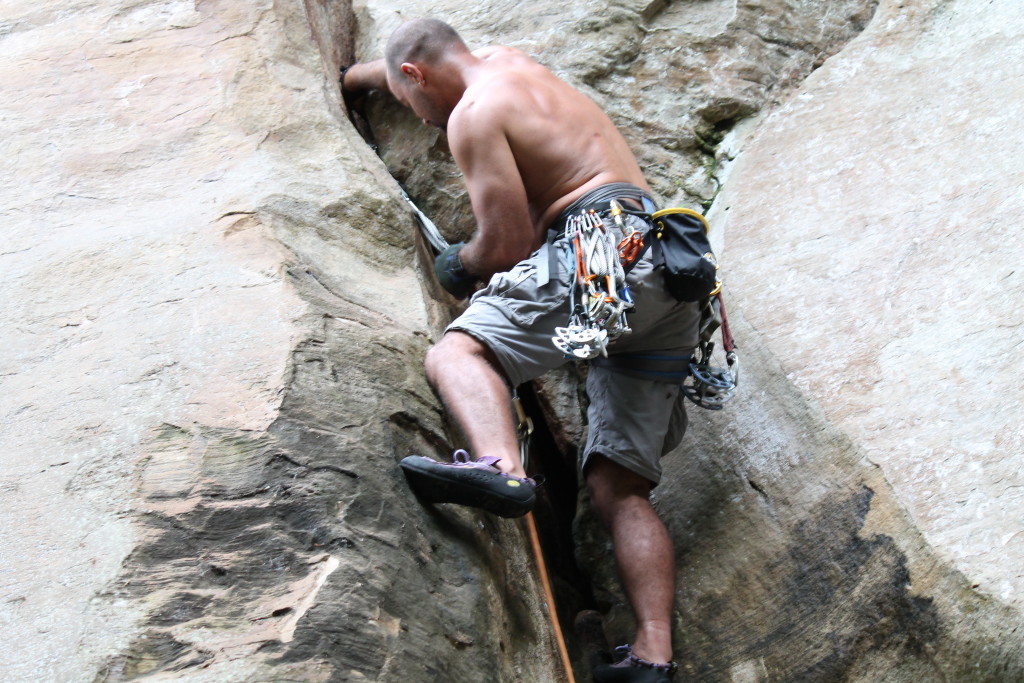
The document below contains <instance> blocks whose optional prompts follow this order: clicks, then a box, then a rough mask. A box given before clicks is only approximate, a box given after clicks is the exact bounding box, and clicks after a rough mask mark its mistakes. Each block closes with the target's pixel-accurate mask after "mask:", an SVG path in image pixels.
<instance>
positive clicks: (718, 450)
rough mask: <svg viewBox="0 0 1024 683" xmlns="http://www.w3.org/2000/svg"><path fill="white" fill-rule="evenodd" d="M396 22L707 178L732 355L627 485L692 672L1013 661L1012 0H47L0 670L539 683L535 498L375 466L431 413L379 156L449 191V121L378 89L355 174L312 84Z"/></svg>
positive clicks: (9, 108) (574, 556)
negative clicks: (641, 491)
mask: <svg viewBox="0 0 1024 683" xmlns="http://www.w3.org/2000/svg"><path fill="white" fill-rule="evenodd" d="M423 14H434V15H437V16H440V17H442V18H446V19H447V20H449V21H450V22H451V23H452V24H453V25H455V26H456V27H457V28H458V29H460V31H461V32H462V33H463V34H464V36H465V37H466V39H467V41H468V42H470V43H471V44H472V45H482V44H486V43H489V42H501V43H506V44H512V45H515V46H518V47H520V48H522V49H524V50H527V51H528V52H531V53H533V54H535V55H536V56H538V58H540V59H541V61H543V62H545V63H546V64H548V65H549V66H551V67H552V68H553V69H555V70H556V71H557V72H558V73H559V74H560V75H562V76H563V77H564V78H566V79H567V80H569V81H571V82H573V83H574V84H576V85H578V86H579V87H581V88H583V89H585V90H586V91H587V92H588V93H590V94H591V95H592V96H593V97H595V99H597V100H598V101H599V102H600V103H602V105H604V106H606V107H607V108H608V110H609V111H610V112H611V114H612V116H613V117H614V118H615V119H616V121H618V122H619V123H620V124H622V126H623V128H624V130H625V131H626V133H627V135H628V137H629V139H630V142H631V143H632V145H633V146H634V148H635V149H636V150H637V153H638V155H639V156H640V158H641V159H642V161H643V163H644V165H645V167H646V168H648V169H649V175H650V178H651V182H652V184H653V186H654V187H655V188H656V190H657V191H658V193H659V194H660V195H661V196H662V197H663V198H664V199H665V201H666V202H671V203H684V204H688V205H691V206H696V205H701V204H702V205H704V206H710V207H711V212H710V216H711V219H712V224H713V229H714V235H713V236H714V239H715V241H716V244H717V245H718V251H719V252H720V254H719V255H720V257H721V260H722V262H723V264H724V267H725V273H726V285H727V296H728V300H727V301H728V303H729V305H730V309H729V312H730V318H731V320H732V322H733V326H734V332H735V333H736V336H737V337H738V339H739V342H740V346H741V354H742V362H743V377H742V391H741V394H740V395H739V396H738V397H737V398H736V399H735V400H734V401H733V403H731V404H730V405H729V406H728V408H727V409H726V410H725V411H723V412H721V413H708V412H707V411H700V410H696V409H694V410H692V411H691V415H690V417H691V431H690V433H689V434H688V436H687V437H686V439H685V440H684V443H683V445H682V446H681V448H680V449H678V450H677V451H676V452H674V453H672V454H670V455H669V456H667V457H668V462H667V468H666V469H667V473H668V474H667V476H666V480H665V481H664V483H663V485H662V486H660V487H659V488H658V489H657V490H656V492H655V499H656V501H657V505H658V507H659V510H660V511H661V513H662V515H663V516H664V518H665V519H666V521H667V523H668V525H669V527H670V529H671V531H672V534H673V537H674V538H675V539H676V543H677V551H676V552H677V561H678V579H679V582H678V593H677V610H676V624H675V627H676V629H675V630H676V638H677V659H678V660H679V661H680V663H681V665H682V668H683V671H684V673H685V674H687V675H688V676H690V677H692V678H693V679H695V680H707V681H737V682H738V681H769V680H770V681H789V680H815V681H839V680H849V681H877V680H887V681H908V682H909V681H945V680H992V681H1007V680H1021V679H1024V653H1022V647H1021V645H1022V644H1021V638H1020V633H1021V628H1020V627H1021V625H1022V624H1021V607H1022V606H1021V604H1020V595H1021V588H1022V586H1021V578H1020V576H1019V574H1020V572H1019V569H1018V567H1019V566H1020V564H1021V560H1022V559H1024V558H1022V555H1024V546H1022V545H1021V542H1022V541H1021V536H1020V513H1019V510H1020V508H1021V500H1020V493H1019V491H1020V486H1021V484H1022V482H1021V481H1020V464H1019V463H1020V453H1021V441H1022V438H1021V428H1020V427H1019V424H1018V422H1017V420H1015V419H1014V418H1015V417H1016V416H1017V414H1018V413H1019V412H1020V408H1019V405H1020V390H1019V389H1018V388H1017V386H1016V377H1017V376H1018V375H1019V374H1020V373H1021V370H1022V368H1021V359H1020V354H1019V349H1018V348H1017V347H1018V346H1019V329H1020V320H1021V317H1022V316H1021V307H1020V304H1019V301H1020V300H1021V296H1020V295H1021V291H1020V290H1021V280H1020V273H1019V268H1018V267H1017V264H1016V260H1017V259H1016V250H1015V248H1014V247H1015V240H1014V236H1015V233H1016V231H1015V230H1014V226H1015V225H1016V224H1017V223H1018V222H1019V221H1020V218H1021V214H1022V213H1024V207H1022V200H1021V199H1020V198H1019V196H1018V195H1019V192H1018V191H1017V189H1018V188H1019V186H1020V185H1021V182H1022V180H1024V178H1022V175H1024V171H1022V168H1024V166H1022V164H1021V162H1020V160H1019V159H1017V158H1016V155H1015V151H1016V150H1017V149H1019V148H1020V147H1021V140H1019V138H1020V137H1021V135H1022V134H1021V133H1020V132H1019V130H1018V127H1017V126H1014V125H1013V124H1014V123H1015V121H1014V119H1013V112H1014V111H1015V107H1014V104H1015V103H1019V102H1020V101H1021V99H1022V98H1024V90H1022V88H1024V85H1022V84H1024V73H1022V72H1024V67H1021V64H1024V60H1022V59H1021V57H1022V55H1021V54H1020V53H1021V51H1022V48H1021V47H1020V45H1021V44H1022V43H1021V40H1020V38H1021V35H1022V33H1024V9H1021V8H1020V7H1018V3H1017V2H1016V1H1015V0H992V2H989V3H987V4H985V5H984V6H983V7H982V8H979V7H978V6H977V3H970V2H967V1H966V0H915V1H914V2H896V1H895V0H883V1H882V2H881V3H880V4H878V5H877V8H876V3H874V2H871V1H868V0H830V1H829V2H827V3H820V2H810V1H808V2H801V1H797V2H793V1H786V2H783V1H782V0H748V1H744V2H739V1H737V0H694V1H686V2H682V1H677V2H663V1H660V0H658V1H655V2H652V3H650V4H645V3H635V2H624V3H623V2H620V3H615V4H611V5H595V4H585V3H569V4H564V3H563V4H560V5H557V6H550V5H543V6H541V5H537V6H536V7H534V6H529V5H527V6H523V5H515V6H510V5H507V4H499V3H492V4H488V3H483V4H479V5H475V6H473V7H470V8H467V7H466V5H465V4H464V3H462V4H458V3H452V2H444V3H441V4H440V5H438V4H436V3H433V4H431V5H429V6H427V5H422V6H419V5H417V4H416V3H412V4H411V5H410V4H409V3H402V4H401V5H399V4H395V3H388V2H382V1H379V0H370V1H369V2H365V3H355V4H352V5H348V4H337V3H326V2H319V1H317V0H306V1H305V2H304V3H268V2H257V3H242V4H239V3H228V2H223V1H219V0H215V1H214V2H202V3H183V2H169V1H167V0H162V1H154V2H145V1H141V0H136V1H132V0H121V1H120V2H109V3H106V4H98V3H90V2H75V3H70V4H69V3H66V2H65V3H56V2H52V1H49V0H44V1H43V2H35V3H17V2H15V3H8V8H6V9H5V10H4V13H3V16H2V18H0V54H2V56H3V57H4V59H3V60H0V64H2V66H0V73H2V75H3V78H2V80H0V83H2V85H0V96H2V101H3V102H4V104H3V110H2V111H3V116H2V119H0V130H2V132H3V135H2V136H0V151H2V154H0V164H2V169H3V173H2V176H0V188H2V195H0V197H2V203H0V213H2V216H3V220H4V225H5V227H6V228H7V229H6V230H5V236H6V239H5V242H4V246H3V247H0V282H2V284H3V287H2V290H0V291H3V293H4V300H3V303H2V304H0V311H2V313H0V315H2V321H3V325H2V327H0V329H2V330H3V331H2V335H3V347H4V350H3V353H2V354H0V378H2V382H3V384H2V386H3V389H4V391H3V396H2V398H0V415H2V416H3V423H2V424H3V427H4V428H3V430H2V431H0V445H2V448H0V454H2V455H0V457H2V462H3V470H2V473H0V523H2V525H3V529H4V534H3V535H2V536H0V576H2V577H3V582H2V583H0V586H2V593H0V620H2V623H3V625H4V629H3V633H4V636H3V642H2V647H0V671H2V672H3V676H4V678H5V680H15V681H38V680H68V681H71V680H74V681H91V680H96V681H117V680H129V679H136V678H144V679H147V678H148V679H176V678H182V679H185V680H190V681H191V680H196V681H203V680H208V681H251V680H303V681H315V680H323V681H328V680H337V681H347V680H380V681H391V680H413V681H438V680H467V681H469V680H497V681H528V682H531V683H532V682H534V681H558V680H564V679H565V672H564V671H563V670H562V668H561V664H560V662H559V658H558V655H557V652H556V648H555V645H554V638H553V631H552V626H551V621H550V617H549V614H548V610H547V606H546V605H545V602H544V599H543V594H542V591H541V590H540V587H539V578H538V577H539V574H538V568H537V566H536V563H535V560H534V558H533V556H532V554H531V551H530V548H529V544H528V542H527V534H526V531H525V528H524V526H523V525H522V524H521V523H519V522H512V521H507V520H498V519H495V518H492V517H489V516H487V515H484V514H482V513H476V512H472V511H468V510H458V509H450V508H445V507H444V506H439V507H438V508H436V509H435V508H429V507H424V506H421V505H420V504H419V503H418V502H417V501H416V500H415V498H413V497H412V496H411V495H410V493H409V491H408V489H407V487H406V485H405V482H404V481H403V479H402V477H401V474H400V473H399V470H398V468H397V467H396V464H395V463H396V461H397V459H399V458H400V457H402V456H404V455H406V454H408V453H411V452H417V453H422V454H427V455H433V456H437V457H443V455H444V454H445V453H446V451H447V450H448V449H449V448H450V444H451V443H453V442H456V441H457V440H458V436H457V435H456V434H454V433H453V432H452V431H451V429H450V427H449V425H448V424H447V423H446V420H445V418H444V415H443V412H442V410H441V407H440V406H439V405H438V403H437V401H436V399H435V398H434V397H433V395H432V394H431V392H430V390H429V388H428V387H427V385H426V383H425V381H424V380H423V377H422V371H421V367H420V365H421V360H422V356H423V354H424V352H425V351H426V349H427V348H428V346H429V344H430V343H431V341H432V339H434V338H436V336H437V335H438V334H439V333H440V331H441V329H443V325H444V324H445V322H446V321H447V320H448V319H449V317H450V316H451V315H452V314H453V313H454V312H455V311H454V309H453V308H452V307H451V306H450V305H449V302H448V301H447V300H446V299H445V298H444V297H443V296H442V295H441V293H440V292H438V291H437V287H436V285H435V284H434V283H433V282H432V281H431V278H430V277H429V275H430V269H429V261H428V259H429V254H428V252H427V250H426V248H425V246H424V245H423V244H422V242H421V240H419V238H418V237H417V236H416V232H415V225H414V223H413V220H412V218H411V216H410V214H409V212H408V210H407V208H406V207H405V206H404V204H403V202H402V200H401V199H400V197H399V195H398V193H397V188H396V186H395V184H394V181H393V179H392V177H391V174H393V175H394V176H395V177H397V178H398V179H399V180H401V181H402V182H403V183H404V184H406V185H407V186H408V187H409V189H410V191H411V193H412V194H413V195H414V196H415V197H416V199H417V201H419V202H420V203H421V204H422V205H423V206H424V208H426V209H427V210H428V212H429V213H430V214H431V215H432V216H434V217H435V218H436V219H437V220H438V222H439V223H440V224H441V225H442V227H443V228H444V229H445V230H446V232H447V233H448V235H449V236H450V237H452V238H456V237H462V236H466V235H468V234H469V233H470V232H471V231H472V219H471V214H470V212H469V210H468V206H467V203H466V201H465V193H464V190H463V189H462V186H461V181H460V179H459V177H458V173H457V170H456V169H455V168H454V166H453V165H452V164H451V162H450V160H449V159H448V157H447V152H446V147H445V141H444V139H443V136H440V135H439V134H437V133H432V132H430V131H427V130H424V129H423V128H422V126H420V125H419V123H418V122H417V121H416V120H415V119H414V118H413V117H412V116H410V115H409V114H408V113H406V112H403V111H401V110H399V109H397V108H396V107H395V106H393V105H391V104H389V103H387V102H386V101H384V100H383V99H380V98H378V99H376V100H374V101H372V102H371V107H370V120H371V123H372V124H373V127H374V131H375V133H376V135H377V137H378V139H379V141H380V143H381V156H382V157H383V163H382V161H381V159H380V158H378V157H377V156H376V155H375V154H374V153H373V152H372V151H371V150H370V149H369V148H368V147H367V146H366V145H365V144H364V143H363V141H362V140H361V139H360V138H359V136H358V135H357V134H356V133H355V131H354V130H353V128H352V127H351V125H350V124H349V122H348V121H347V119H346V118H345V116H344V114H343V112H342V111H341V110H340V108H339V103H338V94H337V91H336V87H335V84H334V80H333V75H334V74H335V73H336V70H337V66H338V64H339V63H344V62H348V61H349V60H350V59H352V58H353V56H358V57H359V58H362V59H368V58H374V57H376V56H378V55H379V52H380V50H381V48H382V46H383V42H384V40H385V39H386V37H387V35H388V34H389V33H390V31H391V29H392V28H394V26H396V25H397V24H398V23H399V22H400V21H402V20H403V19H406V18H411V17H412V16H419V15H423ZM578 376H579V373H578V371H577V370H575V369H572V368H569V369H567V370H566V371H564V372H562V373H559V374H557V375H554V376H553V377H551V378H548V379H547V380H546V381H544V382H541V383H538V385H537V386H536V387H533V388H531V389H529V390H527V391H526V396H525V398H526V399H527V403H528V405H529V407H530V410H531V413H532V414H533V416H534V418H535V419H536V420H537V421H538V423H539V424H540V423H541V422H543V421H546V422H547V423H548V425H546V426H544V425H541V429H540V430H539V433H538V436H537V439H536V444H535V446H536V447H535V458H534V460H535V462H536V465H535V467H537V468H539V469H542V470H544V471H545V472H546V473H547V474H548V475H549V482H550V483H549V486H548V489H547V493H546V494H545V496H544V498H543V500H542V505H541V509H539V510H538V513H537V514H538V519H539V522H540V525H541V533H542V536H543V541H544V543H545V545H546V549H547V550H548V554H549V557H548V564H549V566H550V567H551V569H552V571H553V572H554V583H555V588H556V593H557V595H558V598H559V612H560V615H561V617H562V624H563V627H564V628H565V630H566V635H567V637H568V639H569V647H570V654H571V656H572V659H573V664H574V667H575V670H576V676H577V678H578V679H579V680H586V679H587V678H588V677H589V666H590V660H589V658H588V655H590V654H591V653H592V651H593V649H594V647H596V645H595V642H594V636H593V633H592V632H588V631H587V630H586V629H585V628H581V629H580V631H578V632H574V631H573V629H572V624H573V621H574V619H576V618H577V616H578V615H579V616H581V618H579V619H577V621H578V623H579V624H580V625H581V626H586V625H587V624H588V623H590V624H592V623H593V621H592V619H589V617H588V615H590V616H591V617H592V616H593V615H595V614H599V615H600V616H601V618H602V620H603V633H601V634H600V635H599V637H598V638H597V639H598V640H601V639H604V638H606V639H607V640H608V641H609V643H610V644H614V643H617V642H622V640H623V639H625V638H628V637H629V636H630V633H631V627H632V626H631V623H630V619H631V617H630V615H629V613H628V610H627V609H626V608H625V601H624V597H623V596H622V594H621V590H620V588H619V586H618V582H617V580H616V578H615V575H614V567H613V566H612V565H611V563H610V562H609V557H610V554H609V552H608V550H609V546H608V540H607V538H606V537H605V536H604V535H603V532H601V530H600V529H599V528H598V526H597V525H596V524H595V522H594V520H593V519H592V516H591V514H590V512H589V508H588V507H587V501H586V497H585V495H582V496H581V498H580V501H579V505H577V501H576V496H575V491H576V487H577V477H576V473H575V470H574V465H573V461H574V456H575V453H574V449H575V444H576V442H578V441H579V439H580V438H581V435H582V433H583V430H584V429H585V426H584V425H582V424H581V423H580V421H579V417H578V411H577V409H576V408H575V406H574V403H575V399H576V397H577V394H578V386H577V382H578ZM542 418H543V420H542ZM588 619H589V621H588ZM606 644H607V643H606Z"/></svg>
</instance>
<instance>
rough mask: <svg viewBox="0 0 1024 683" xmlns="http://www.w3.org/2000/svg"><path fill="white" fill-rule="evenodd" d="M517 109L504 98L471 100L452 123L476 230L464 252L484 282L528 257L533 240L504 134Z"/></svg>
mask: <svg viewBox="0 0 1024 683" xmlns="http://www.w3.org/2000/svg"><path fill="white" fill-rule="evenodd" d="M514 114H515V113H514V111H512V110H510V109H509V108H507V107H505V106H503V103H502V102H499V101H495V100H489V101H486V102H482V101H475V100H470V101H468V102H466V103H465V106H464V107H460V109H459V111H457V112H456V113H454V114H453V116H452V118H451V120H450V121H449V124H448V141H449V146H450V147H451V151H452V156H453V157H454V158H455V163H456V164H457V165H458V167H459V170H461V171H462V174H463V177H464V180H465V183H466V189H467V190H469V200H470V203H471V204H472V206H473V215H474V216H475V217H476V221H477V231H476V234H474V235H473V238H472V239H471V240H470V241H469V242H468V243H467V244H466V246H465V247H464V248H463V250H462V252H461V253H460V258H461V261H462V264H463V266H464V267H465V269H466V270H467V271H469V272H470V273H472V274H473V275H476V276H477V277H479V278H480V279H482V280H484V281H485V282H486V281H487V280H488V279H489V278H490V276H491V275H493V274H494V273H497V272H500V271H505V270H508V269H510V268H511V267H512V266H514V265H515V264H516V263H518V262H519V261H521V260H523V259H524V258H526V257H527V256H528V255H529V254H530V252H531V251H532V249H533V241H534V238H535V235H534V229H533V223H532V221H531V220H530V213H529V207H528V204H527V196H526V189H525V187H524V185H523V179H522V177H521V176H520V174H519V168H518V166H517V165H516V160H515V158H514V157H513V155H512V149H511V147H510V146H509V141H508V137H507V133H506V126H505V124H506V123H507V117H508V116H514Z"/></svg>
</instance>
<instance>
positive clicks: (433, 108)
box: [388, 62, 451, 130]
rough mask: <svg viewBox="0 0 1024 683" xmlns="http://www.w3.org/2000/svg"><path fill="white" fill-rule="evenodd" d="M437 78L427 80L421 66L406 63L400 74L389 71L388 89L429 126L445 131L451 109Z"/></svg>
mask: <svg viewBox="0 0 1024 683" xmlns="http://www.w3.org/2000/svg"><path fill="white" fill-rule="evenodd" d="M439 85H440V84H439V82H438V79H437V78H431V79H430V80H429V81H428V79H427V74H425V73H424V70H423V68H422V67H421V65H418V64H412V63H409V62H406V63H404V64H402V66H401V70H400V72H399V73H398V74H394V73H392V72H391V70H390V69H389V70H388V88H389V89H390V90H391V93H392V94H393V95H394V96H395V98H396V99H397V100H398V101H399V102H401V103H402V104H404V105H405V106H407V107H409V108H410V109H412V110H413V112H414V113H415V114H416V116H418V117H420V118H421V119H422V120H423V123H425V124H427V125H428V126H434V127H436V128H440V129H441V130H444V129H445V128H446V127H447V125H448V117H449V116H450V115H451V107H449V106H447V105H446V103H445V99H444V97H443V96H442V94H443V93H442V90H441V88H440V87H439Z"/></svg>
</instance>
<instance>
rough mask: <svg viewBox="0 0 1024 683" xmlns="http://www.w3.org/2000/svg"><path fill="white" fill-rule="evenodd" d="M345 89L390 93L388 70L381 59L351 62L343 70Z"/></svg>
mask: <svg viewBox="0 0 1024 683" xmlns="http://www.w3.org/2000/svg"><path fill="white" fill-rule="evenodd" d="M344 87H345V90H348V91H349V92H361V91H364V90H382V91H384V92H386V93H390V92H391V90H390V89H389V88H388V70H387V65H386V64H385V63H384V60H383V59H376V60H374V61H372V62H365V63H359V64H353V65H352V66H350V67H349V68H348V71H346V72H345V83H344Z"/></svg>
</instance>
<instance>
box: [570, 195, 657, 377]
mask: <svg viewBox="0 0 1024 683" xmlns="http://www.w3.org/2000/svg"><path fill="white" fill-rule="evenodd" d="M622 213H623V211H622V206H621V205H620V204H619V203H618V202H617V201H615V200H612V201H611V211H610V214H611V219H612V222H613V223H614V224H615V226H616V227H618V228H619V229H620V230H621V231H622V232H623V234H624V235H625V237H623V239H622V240H621V241H619V242H616V240H615V236H614V235H613V234H612V232H611V231H610V230H609V229H608V227H607V226H606V225H605V221H603V220H602V219H601V217H600V216H599V215H598V213H597V212H596V211H595V210H593V209H589V210H582V211H580V213H578V214H574V215H571V216H569V218H568V219H567V220H566V223H565V233H564V237H565V239H566V242H567V243H568V244H570V245H571V246H572V253H573V258H572V266H571V267H572V268H573V270H574V277H573V281H572V284H570V287H569V310H570V311H571V313H570V315H569V323H568V325H566V326H565V327H556V328H555V336H554V337H552V338H551V341H552V342H553V343H554V345H555V347H556V348H558V349H559V350H561V351H562V353H564V354H565V355H566V356H569V357H571V358H579V359H581V360H590V359H592V358H597V357H598V356H607V355H608V344H609V343H610V342H612V341H614V340H616V339H618V338H619V337H621V336H622V335H624V334H629V332H630V329H629V324H628V323H627V321H626V313H627V312H628V311H630V310H632V309H633V297H632V296H630V293H629V286H628V285H627V284H626V270H625V267H624V266H628V265H631V264H632V263H633V262H634V261H635V260H636V259H637V258H638V257H639V256H640V254H641V253H642V251H643V235H642V234H641V233H640V231H638V230H637V229H636V228H634V227H632V226H627V225H626V223H625V221H623V219H622ZM577 298H578V299H579V300H578V301H577Z"/></svg>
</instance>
